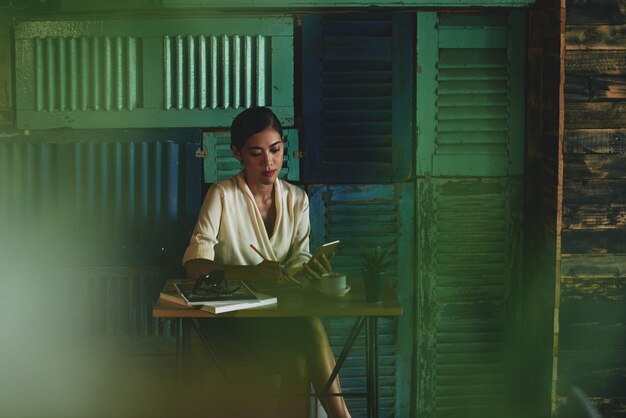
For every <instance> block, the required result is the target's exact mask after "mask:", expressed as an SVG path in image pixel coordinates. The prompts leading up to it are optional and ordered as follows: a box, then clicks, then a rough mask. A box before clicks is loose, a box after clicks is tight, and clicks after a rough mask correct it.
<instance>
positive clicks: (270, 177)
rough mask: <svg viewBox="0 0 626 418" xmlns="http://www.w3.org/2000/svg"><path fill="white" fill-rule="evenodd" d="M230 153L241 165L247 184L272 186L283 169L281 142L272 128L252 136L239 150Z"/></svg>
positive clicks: (282, 146) (282, 145)
mask: <svg viewBox="0 0 626 418" xmlns="http://www.w3.org/2000/svg"><path fill="white" fill-rule="evenodd" d="M232 151H233V155H234V156H235V158H237V159H238V160H239V161H241V162H242V163H243V168H244V170H245V172H246V181H247V182H248V183H249V184H250V183H252V184H266V185H270V184H273V183H274V182H275V181H276V178H277V177H278V173H279V172H280V169H281V168H282V167H283V153H284V144H283V140H282V138H281V137H280V135H279V134H278V132H276V131H275V130H274V129H273V128H267V129H265V130H264V131H261V132H259V133H256V134H254V135H252V136H251V137H250V138H248V140H247V141H246V142H245V143H244V144H243V147H242V148H241V149H240V150H237V149H236V148H233V149H232Z"/></svg>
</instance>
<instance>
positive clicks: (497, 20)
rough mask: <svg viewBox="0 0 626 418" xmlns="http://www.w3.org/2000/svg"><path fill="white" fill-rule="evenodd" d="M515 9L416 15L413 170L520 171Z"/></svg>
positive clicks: (478, 173)
mask: <svg viewBox="0 0 626 418" xmlns="http://www.w3.org/2000/svg"><path fill="white" fill-rule="evenodd" d="M522 28H523V15H521V14H520V13H510V14H503V13H502V14H490V15H478V14H476V15H465V14H445V13H442V14H436V13H419V14H418V65H419V69H420V70H419V71H418V73H417V102H418V105H417V123H418V174H419V175H424V174H426V173H431V174H432V175H433V176H503V175H518V174H520V173H521V171H522V157H523V136H524V135H523V121H524V113H523V100H522V97H523V82H524V80H523V74H524V68H523V48H522V44H521V43H520V42H521V39H522V36H521V31H522Z"/></svg>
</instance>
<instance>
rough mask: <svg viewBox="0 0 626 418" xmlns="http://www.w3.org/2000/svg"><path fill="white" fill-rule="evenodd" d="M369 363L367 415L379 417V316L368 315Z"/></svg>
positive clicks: (366, 360)
mask: <svg viewBox="0 0 626 418" xmlns="http://www.w3.org/2000/svg"><path fill="white" fill-rule="evenodd" d="M365 339H366V347H365V362H366V363H367V365H366V369H367V416H368V417H369V418H378V318H377V317H375V316H368V317H367V328H366V333H365Z"/></svg>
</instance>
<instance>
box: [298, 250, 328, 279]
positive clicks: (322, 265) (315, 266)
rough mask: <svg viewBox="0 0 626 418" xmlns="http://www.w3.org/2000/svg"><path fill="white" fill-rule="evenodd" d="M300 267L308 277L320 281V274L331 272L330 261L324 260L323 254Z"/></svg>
mask: <svg viewBox="0 0 626 418" xmlns="http://www.w3.org/2000/svg"><path fill="white" fill-rule="evenodd" d="M302 267H303V268H304V271H305V272H306V273H307V274H308V275H309V276H311V277H313V278H316V279H321V278H322V274H325V273H330V272H331V271H333V268H332V266H331V265H330V261H328V258H326V255H324V254H322V255H321V256H320V257H319V258H318V257H313V258H311V259H310V260H309V261H308V263H306V264H304V265H303V266H302Z"/></svg>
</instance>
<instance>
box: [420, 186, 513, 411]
mask: <svg viewBox="0 0 626 418" xmlns="http://www.w3.org/2000/svg"><path fill="white" fill-rule="evenodd" d="M418 188H419V190H420V192H419V193H420V194H419V196H418V199H419V201H420V202H421V204H420V210H419V213H418V216H419V218H420V226H419V236H420V237H421V242H420V246H419V248H418V254H419V255H420V258H421V262H420V267H419V269H420V271H419V275H420V290H419V295H420V296H419V302H418V304H419V305H418V306H419V311H420V313H419V317H420V327H419V330H420V335H419V337H418V340H421V341H422V343H420V366H419V367H420V370H421V372H420V374H421V375H420V381H421V387H422V389H421V395H420V398H421V400H420V403H419V405H420V407H421V412H422V413H425V414H426V415H428V416H433V417H439V418H441V417H459V416H484V417H494V418H495V417H501V416H505V415H506V410H507V403H508V401H509V400H510V397H509V396H510V395H511V393H513V388H512V386H511V385H513V384H515V383H514V382H515V379H514V378H513V377H512V372H511V370H513V368H512V365H513V364H514V362H513V361H512V360H511V359H512V358H514V356H512V355H511V353H512V351H511V350H512V349H513V347H514V346H515V345H516V341H517V340H516V338H517V334H516V333H515V327H514V326H513V324H515V321H516V318H517V317H516V315H517V312H516V309H517V307H518V304H517V302H516V298H515V296H513V295H515V289H516V287H517V286H519V278H520V274H521V271H520V268H521V260H520V256H519V252H520V251H521V232H520V231H521V216H520V215H519V213H520V210H521V201H522V199H521V181H520V179H519V178H512V179H497V180H487V179H467V180H444V179H423V180H419V181H418ZM518 296H519V295H518ZM427 411H428V412H427Z"/></svg>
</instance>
